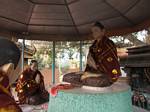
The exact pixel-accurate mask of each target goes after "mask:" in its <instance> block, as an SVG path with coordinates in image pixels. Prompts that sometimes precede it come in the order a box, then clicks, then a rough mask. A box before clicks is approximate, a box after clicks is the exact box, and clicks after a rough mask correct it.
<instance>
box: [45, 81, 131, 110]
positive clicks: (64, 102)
mask: <svg viewBox="0 0 150 112" xmlns="http://www.w3.org/2000/svg"><path fill="white" fill-rule="evenodd" d="M48 112H133V110H132V104H131V91H130V87H129V86H128V85H126V84H123V83H115V84H113V85H112V86H110V87H105V88H98V87H87V86H83V87H82V88H74V89H70V90H61V91H59V92H58V95H57V96H56V97H53V96H50V101H49V106H48Z"/></svg>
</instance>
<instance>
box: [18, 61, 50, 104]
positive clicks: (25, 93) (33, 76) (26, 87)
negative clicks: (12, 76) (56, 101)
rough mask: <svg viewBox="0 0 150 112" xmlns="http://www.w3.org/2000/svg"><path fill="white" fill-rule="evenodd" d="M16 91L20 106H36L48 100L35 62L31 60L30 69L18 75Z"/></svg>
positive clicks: (42, 78)
mask: <svg viewBox="0 0 150 112" xmlns="http://www.w3.org/2000/svg"><path fill="white" fill-rule="evenodd" d="M16 91H17V94H18V98H19V102H20V103H21V104H31V105H38V104H42V103H44V102H47V101H48V100H49V96H48V95H49V94H48V92H47V91H46V89H45V86H44V77H43V76H42V74H41V72H40V71H39V70H38V63H37V61H36V60H32V61H31V64H30V67H28V68H27V69H25V70H24V71H23V73H22V74H21V75H20V77H19V79H18V81H17V85H16Z"/></svg>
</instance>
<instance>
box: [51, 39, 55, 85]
mask: <svg viewBox="0 0 150 112" xmlns="http://www.w3.org/2000/svg"><path fill="white" fill-rule="evenodd" d="M52 84H55V41H53V52H52Z"/></svg>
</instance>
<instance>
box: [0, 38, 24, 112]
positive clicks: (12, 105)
mask: <svg viewBox="0 0 150 112" xmlns="http://www.w3.org/2000/svg"><path fill="white" fill-rule="evenodd" d="M19 59H20V50H19V48H18V47H17V46H16V45H15V44H14V43H13V42H11V41H9V40H7V39H3V38H0V112H22V110H21V108H20V107H19V106H18V105H17V103H16V102H15V100H14V98H13V96H12V94H11V92H10V86H11V83H10V82H14V80H12V77H13V78H14V77H16V78H17V75H16V74H13V73H14V72H15V71H16V68H17V64H18V62H19ZM13 75H14V76H13Z"/></svg>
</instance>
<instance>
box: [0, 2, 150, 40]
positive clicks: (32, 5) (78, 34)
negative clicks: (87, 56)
mask: <svg viewBox="0 0 150 112" xmlns="http://www.w3.org/2000/svg"><path fill="white" fill-rule="evenodd" d="M0 7H1V8H0V29H3V31H4V30H6V32H13V33H16V34H19V35H21V34H24V32H25V34H28V35H26V37H25V38H27V39H40V40H84V39H90V38H91V37H89V34H90V27H91V26H92V24H93V23H94V22H95V21H99V22H101V23H102V24H104V26H105V27H106V29H107V30H108V35H122V34H126V33H130V32H134V31H139V30H142V29H144V28H147V27H149V26H150V13H149V10H150V0H0ZM0 33H1V32H0ZM18 38H24V37H23V36H18Z"/></svg>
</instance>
